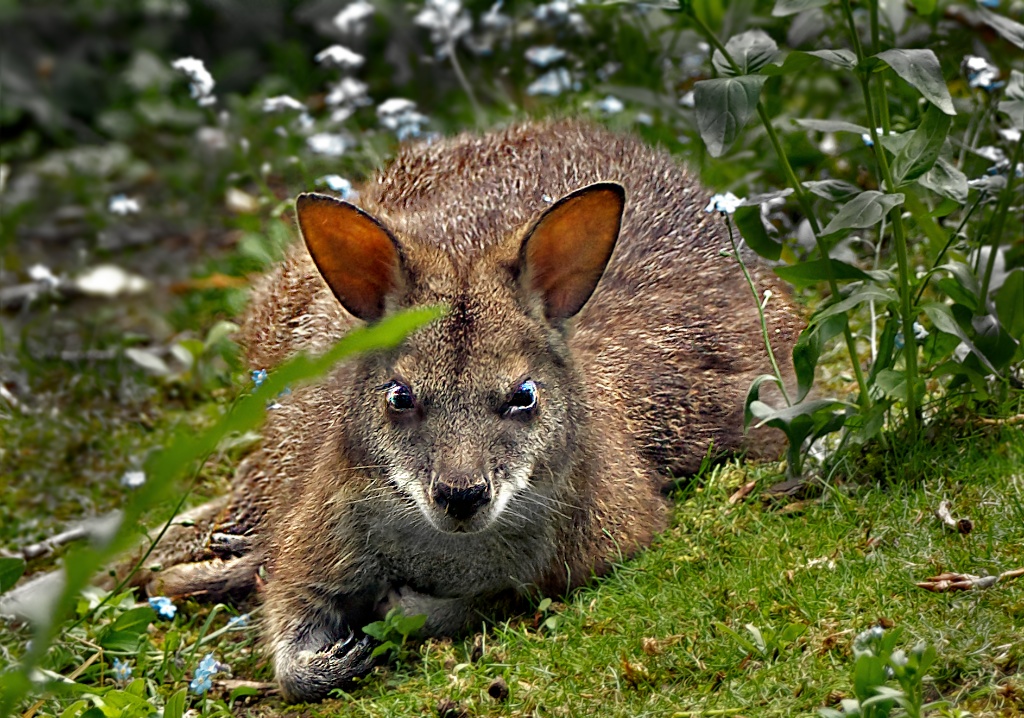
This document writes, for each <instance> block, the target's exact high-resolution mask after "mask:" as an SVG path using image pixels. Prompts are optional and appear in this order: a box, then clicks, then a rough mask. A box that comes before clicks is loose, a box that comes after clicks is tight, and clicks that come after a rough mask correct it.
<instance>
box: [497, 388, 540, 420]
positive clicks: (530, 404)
mask: <svg viewBox="0 0 1024 718" xmlns="http://www.w3.org/2000/svg"><path fill="white" fill-rule="evenodd" d="M536 407H537V383H536V382H535V381H534V380H533V379H527V380H526V381H524V382H523V383H522V384H520V385H519V386H517V387H516V390H515V391H513V392H512V394H511V396H509V398H508V400H506V401H505V405H504V406H503V407H501V413H502V414H503V415H505V416H528V415H529V414H530V413H531V412H532V411H533V410H534V409H535V408H536Z"/></svg>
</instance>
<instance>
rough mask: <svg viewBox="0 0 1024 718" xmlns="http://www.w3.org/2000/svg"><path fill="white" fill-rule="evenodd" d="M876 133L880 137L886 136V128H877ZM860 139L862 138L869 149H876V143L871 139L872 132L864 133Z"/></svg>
mask: <svg viewBox="0 0 1024 718" xmlns="http://www.w3.org/2000/svg"><path fill="white" fill-rule="evenodd" d="M875 133H876V134H877V135H878V136H879V137H881V136H882V135H884V134H885V128H883V127H876V128H875ZM860 138H861V140H863V142H864V144H865V145H866V146H867V147H874V146H875V141H874V140H873V139H871V133H870V132H862V133H861V135H860Z"/></svg>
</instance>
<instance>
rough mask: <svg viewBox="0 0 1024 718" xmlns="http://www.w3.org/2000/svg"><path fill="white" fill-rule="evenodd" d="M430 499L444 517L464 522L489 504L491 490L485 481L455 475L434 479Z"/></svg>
mask: <svg viewBox="0 0 1024 718" xmlns="http://www.w3.org/2000/svg"><path fill="white" fill-rule="evenodd" d="M430 498H431V500H432V501H433V502H434V504H435V505H437V507H438V508H439V509H441V510H442V511H444V512H445V514H446V515H448V516H450V517H451V518H453V519H457V520H459V521H466V520H469V519H471V518H472V517H473V516H474V515H475V514H476V512H477V511H479V510H480V509H481V508H483V507H484V506H486V505H487V504H488V503H490V501H491V488H490V486H488V484H487V482H486V481H485V480H482V479H480V480H477V479H475V478H474V477H472V476H469V475H459V474H455V475H449V476H447V477H438V478H437V479H435V481H434V484H433V486H432V487H431V489H430Z"/></svg>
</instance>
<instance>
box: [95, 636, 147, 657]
mask: <svg viewBox="0 0 1024 718" xmlns="http://www.w3.org/2000/svg"><path fill="white" fill-rule="evenodd" d="M139 637H140V634H138V633H136V632H135V631H109V632H106V633H104V634H103V635H102V636H100V638H99V643H100V645H101V646H103V647H104V648H106V649H107V650H108V651H123V652H125V653H135V652H136V651H137V650H138V649H139Z"/></svg>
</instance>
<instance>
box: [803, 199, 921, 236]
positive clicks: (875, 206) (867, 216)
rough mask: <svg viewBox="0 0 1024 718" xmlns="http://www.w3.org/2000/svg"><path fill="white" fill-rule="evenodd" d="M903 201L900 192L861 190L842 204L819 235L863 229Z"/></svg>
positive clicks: (873, 223)
mask: <svg viewBox="0 0 1024 718" xmlns="http://www.w3.org/2000/svg"><path fill="white" fill-rule="evenodd" d="M902 203H903V195H902V194H899V193H897V194H887V193H885V192H878V191H876V190H868V191H866V192H861V193H860V194H859V195H857V196H856V197H854V198H853V199H851V200H850V201H849V202H847V203H846V204H844V205H843V206H842V207H841V208H840V210H839V211H838V212H837V213H836V216H835V217H833V218H832V221H830V222H829V223H828V224H827V225H826V226H825V228H824V229H823V230H821V236H823V237H825V236H828V235H830V234H836V233H837V232H841V231H843V230H844V229H864V228H866V227H873V226H874V225H876V224H878V223H879V222H881V221H882V217H884V216H885V214H886V213H887V212H888V211H889V210H891V209H892V208H893V207H896V206H898V205H900V204H902Z"/></svg>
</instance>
